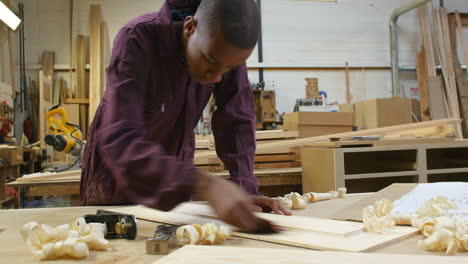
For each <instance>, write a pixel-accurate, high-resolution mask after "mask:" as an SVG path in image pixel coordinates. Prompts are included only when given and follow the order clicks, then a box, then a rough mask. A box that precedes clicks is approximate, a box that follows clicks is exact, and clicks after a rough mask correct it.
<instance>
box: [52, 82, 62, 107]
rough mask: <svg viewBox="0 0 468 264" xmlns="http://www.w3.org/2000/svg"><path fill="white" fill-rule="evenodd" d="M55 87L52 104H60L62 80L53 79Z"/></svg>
mask: <svg viewBox="0 0 468 264" xmlns="http://www.w3.org/2000/svg"><path fill="white" fill-rule="evenodd" d="M53 84H54V89H53V93H52V104H53V105H58V104H59V103H60V92H61V90H62V81H61V80H60V79H56V80H54V81H53Z"/></svg>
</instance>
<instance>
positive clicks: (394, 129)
mask: <svg viewBox="0 0 468 264" xmlns="http://www.w3.org/2000/svg"><path fill="white" fill-rule="evenodd" d="M460 122H461V120H460V119H458V118H448V119H441V120H433V121H426V122H421V123H413V124H406V125H398V126H391V127H380V128H374V129H367V130H362V131H355V132H346V133H340V134H331V135H325V136H318V137H310V138H301V139H293V140H285V141H283V142H275V143H270V144H261V145H258V146H257V150H274V149H278V148H285V147H288V148H292V147H301V146H305V145H307V144H310V143H314V142H321V141H329V140H330V138H331V137H353V136H365V135H387V134H391V133H398V132H401V131H407V130H412V129H422V128H430V127H437V126H440V125H445V124H450V125H454V124H456V123H457V124H459V123H460ZM212 157H217V155H216V151H210V152H204V153H200V154H195V158H212Z"/></svg>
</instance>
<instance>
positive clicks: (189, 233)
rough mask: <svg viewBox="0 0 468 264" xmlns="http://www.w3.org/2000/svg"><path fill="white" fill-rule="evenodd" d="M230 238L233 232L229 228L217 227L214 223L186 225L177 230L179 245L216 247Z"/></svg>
mask: <svg viewBox="0 0 468 264" xmlns="http://www.w3.org/2000/svg"><path fill="white" fill-rule="evenodd" d="M229 237H231V230H230V228H229V227H228V226H224V225H221V226H219V227H217V226H216V225H215V224H213V223H207V224H204V225H203V226H200V225H197V224H194V225H185V226H181V227H179V228H177V230H176V238H177V240H178V241H179V245H188V244H190V245H214V244H220V243H221V242H223V241H225V240H227V239H229Z"/></svg>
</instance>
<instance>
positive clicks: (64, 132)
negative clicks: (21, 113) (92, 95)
mask: <svg viewBox="0 0 468 264" xmlns="http://www.w3.org/2000/svg"><path fill="white" fill-rule="evenodd" d="M46 120H47V123H48V128H49V131H50V133H52V135H47V136H46V137H45V139H44V140H45V142H46V143H47V144H48V145H51V146H53V147H54V149H55V150H57V151H62V152H65V153H70V154H72V155H74V156H80V153H81V150H82V148H83V141H82V139H83V134H82V133H81V131H80V127H79V126H78V125H75V124H73V123H70V122H68V115H67V112H66V111H65V108H64V107H63V106H61V105H57V106H54V107H52V108H51V109H50V110H49V112H47V114H46Z"/></svg>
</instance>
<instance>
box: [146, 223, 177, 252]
mask: <svg viewBox="0 0 468 264" xmlns="http://www.w3.org/2000/svg"><path fill="white" fill-rule="evenodd" d="M179 227H180V226H171V225H160V226H158V228H157V229H156V231H155V232H154V236H153V237H152V238H150V239H148V240H146V254H149V255H163V254H168V253H169V250H171V249H173V248H174V247H175V246H176V244H177V241H176V240H177V239H176V237H175V235H176V231H177V228H179Z"/></svg>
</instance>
